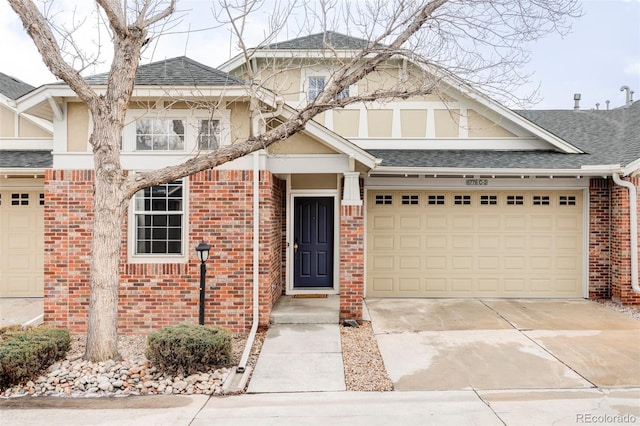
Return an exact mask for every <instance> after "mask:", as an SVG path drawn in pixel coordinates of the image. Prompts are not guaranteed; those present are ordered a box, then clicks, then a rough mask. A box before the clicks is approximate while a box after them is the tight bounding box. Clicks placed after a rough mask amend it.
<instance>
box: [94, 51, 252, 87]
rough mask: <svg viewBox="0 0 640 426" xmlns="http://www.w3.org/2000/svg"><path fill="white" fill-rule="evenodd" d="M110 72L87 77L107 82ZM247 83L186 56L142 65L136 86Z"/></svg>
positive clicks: (96, 82)
mask: <svg viewBox="0 0 640 426" xmlns="http://www.w3.org/2000/svg"><path fill="white" fill-rule="evenodd" d="M108 79H109V73H102V74H96V75H92V76H89V77H85V80H86V81H87V82H88V83H89V84H107V81H108ZM244 84H245V83H244V82H243V81H242V80H240V79H238V78H236V77H234V76H232V75H231V74H228V73H226V72H223V71H220V70H217V69H215V68H211V67H209V66H207V65H204V64H201V63H200V62H196V61H194V60H193V59H190V58H187V57H186V56H180V57H177V58H172V59H166V60H163V61H158V62H153V63H151V64H145V65H140V66H139V67H138V70H137V72H136V79H135V85H136V86H240V85H244Z"/></svg>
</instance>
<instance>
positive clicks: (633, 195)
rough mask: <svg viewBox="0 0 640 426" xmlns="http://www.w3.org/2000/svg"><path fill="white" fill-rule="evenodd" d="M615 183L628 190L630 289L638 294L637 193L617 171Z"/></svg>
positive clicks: (614, 178) (639, 291) (639, 286)
mask: <svg viewBox="0 0 640 426" xmlns="http://www.w3.org/2000/svg"><path fill="white" fill-rule="evenodd" d="M612 177H613V181H614V182H615V183H616V185H619V186H622V187H624V188H627V190H628V191H629V233H630V234H631V235H630V237H629V238H630V240H631V248H630V251H631V289H632V290H633V292H634V293H638V294H640V285H639V284H638V193H637V191H636V187H635V185H634V184H633V183H631V182H629V181H626V180H622V179H620V176H619V175H618V173H614V174H613V175H612Z"/></svg>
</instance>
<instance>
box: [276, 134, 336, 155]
mask: <svg viewBox="0 0 640 426" xmlns="http://www.w3.org/2000/svg"><path fill="white" fill-rule="evenodd" d="M267 152H268V153H269V154H273V155H278V154H338V153H339V151H337V150H336V149H334V148H332V147H330V146H328V145H325V144H323V143H322V142H320V141H318V140H317V139H314V138H312V137H311V136H309V135H307V134H304V133H297V134H295V135H293V136H291V137H289V138H287V139H285V140H283V141H280V142H276V143H275V144H273V145H271V146H269V148H267Z"/></svg>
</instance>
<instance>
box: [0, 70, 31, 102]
mask: <svg viewBox="0 0 640 426" xmlns="http://www.w3.org/2000/svg"><path fill="white" fill-rule="evenodd" d="M33 89H35V87H34V86H32V85H30V84H27V83H25V82H24V81H21V80H18V79H17V78H15V77H11V76H10V75H7V74H3V73H1V72H0V93H2V94H3V95H5V96H6V97H7V98H9V99H13V100H16V99H18V98H19V97H21V96H23V95H26V94H27V93H29V92H30V91H32V90H33Z"/></svg>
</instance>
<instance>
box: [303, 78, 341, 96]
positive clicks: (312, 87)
mask: <svg viewBox="0 0 640 426" xmlns="http://www.w3.org/2000/svg"><path fill="white" fill-rule="evenodd" d="M307 85H308V87H307V99H308V100H309V101H313V100H314V99H316V98H317V97H318V96H320V93H322V91H323V90H324V87H325V85H326V79H325V77H322V76H320V77H318V76H314V77H309V78H308V79H307ZM348 97H349V86H347V87H345V88H344V90H342V92H340V93H338V96H336V98H337V99H343V98H348Z"/></svg>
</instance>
